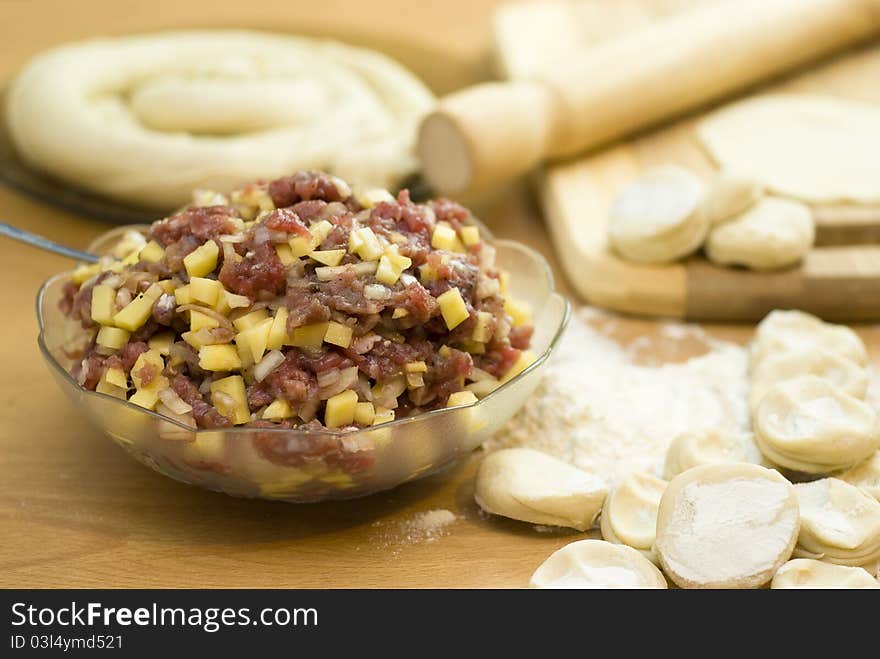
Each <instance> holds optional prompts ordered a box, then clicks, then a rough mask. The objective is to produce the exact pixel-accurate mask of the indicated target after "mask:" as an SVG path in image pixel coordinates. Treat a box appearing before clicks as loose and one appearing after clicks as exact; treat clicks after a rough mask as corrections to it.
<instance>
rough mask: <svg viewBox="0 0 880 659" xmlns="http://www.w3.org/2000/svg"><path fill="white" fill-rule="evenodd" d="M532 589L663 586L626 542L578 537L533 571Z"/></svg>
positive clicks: (657, 573) (648, 563)
mask: <svg viewBox="0 0 880 659" xmlns="http://www.w3.org/2000/svg"><path fill="white" fill-rule="evenodd" d="M530 585H531V587H532V588H626V589H630V588H666V587H667V586H666V579H664V578H663V574H662V573H661V572H660V570H658V569H657V568H656V567H655V566H654V564H653V563H651V561H649V560H648V559H647V558H645V557H644V556H642V555H641V554H640V553H639V552H637V551H636V550H635V549H632V548H631V547H627V546H626V545H615V544H611V543H610V542H604V541H602V540H580V541H578V542H572V543H571V544H569V545H566V546H565V547H563V548H562V549H560V550H559V551H556V552H554V553H553V554H551V555H550V557H549V558H548V559H547V560H546V561H544V562H543V563H542V564H541V566H540V567H539V568H538V569H537V570H535V573H534V574H533V575H532V579H531V582H530Z"/></svg>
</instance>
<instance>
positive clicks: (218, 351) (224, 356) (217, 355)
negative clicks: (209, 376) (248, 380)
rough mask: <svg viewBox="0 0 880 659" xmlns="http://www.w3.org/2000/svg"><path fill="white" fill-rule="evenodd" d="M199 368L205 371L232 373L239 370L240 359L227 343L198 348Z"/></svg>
mask: <svg viewBox="0 0 880 659" xmlns="http://www.w3.org/2000/svg"><path fill="white" fill-rule="evenodd" d="M199 366H200V367H201V368H203V369H205V370H206V371H234V370H236V369H239V368H241V359H240V358H239V356H238V352H236V350H235V348H234V347H233V346H231V345H230V344H228V343H221V344H219V345H208V346H202V347H201V348H199Z"/></svg>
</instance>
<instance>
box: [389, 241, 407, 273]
mask: <svg viewBox="0 0 880 659" xmlns="http://www.w3.org/2000/svg"><path fill="white" fill-rule="evenodd" d="M385 256H387V257H388V260H389V261H391V265H393V266H394V267H395V268H396V269H397V270H399V271H400V272H401V273H402V272H403V271H404V270H406V269H407V268H408V267H410V266H411V265H412V259H411V258H409V257H408V256H404V255H403V254H401V253H400V249H399V248H398V247H397V245H389V246H388V247H387V248H386V249H385Z"/></svg>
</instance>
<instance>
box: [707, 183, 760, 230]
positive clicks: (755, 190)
mask: <svg viewBox="0 0 880 659" xmlns="http://www.w3.org/2000/svg"><path fill="white" fill-rule="evenodd" d="M763 196H764V186H762V185H761V184H760V183H759V182H758V181H756V180H755V179H753V178H751V177H748V176H742V175H739V174H734V173H732V172H720V173H719V174H718V175H717V176H716V177H715V180H714V181H712V183H711V184H710V185H709V189H708V190H707V192H706V198H705V200H704V201H703V213H704V215H705V216H706V220H707V221H708V222H709V226H710V227H714V226H717V225H719V224H721V223H722V222H726V221H727V220H729V219H731V218H732V217H734V216H736V215H739V214H740V213H744V212H745V211H747V210H748V209H750V208H751V207H752V206H754V205H755V204H756V203H757V202H758V200H759V199H761V197H763Z"/></svg>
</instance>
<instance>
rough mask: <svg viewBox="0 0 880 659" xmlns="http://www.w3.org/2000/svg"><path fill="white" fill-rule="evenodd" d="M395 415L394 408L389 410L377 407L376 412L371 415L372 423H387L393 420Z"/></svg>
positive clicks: (376, 424)
mask: <svg viewBox="0 0 880 659" xmlns="http://www.w3.org/2000/svg"><path fill="white" fill-rule="evenodd" d="M395 418H396V415H395V414H394V410H389V409H387V408H385V407H377V408H376V413H375V415H374V416H373V425H374V426H378V425H380V424H382V423H389V422H391V421H394V419H395Z"/></svg>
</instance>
